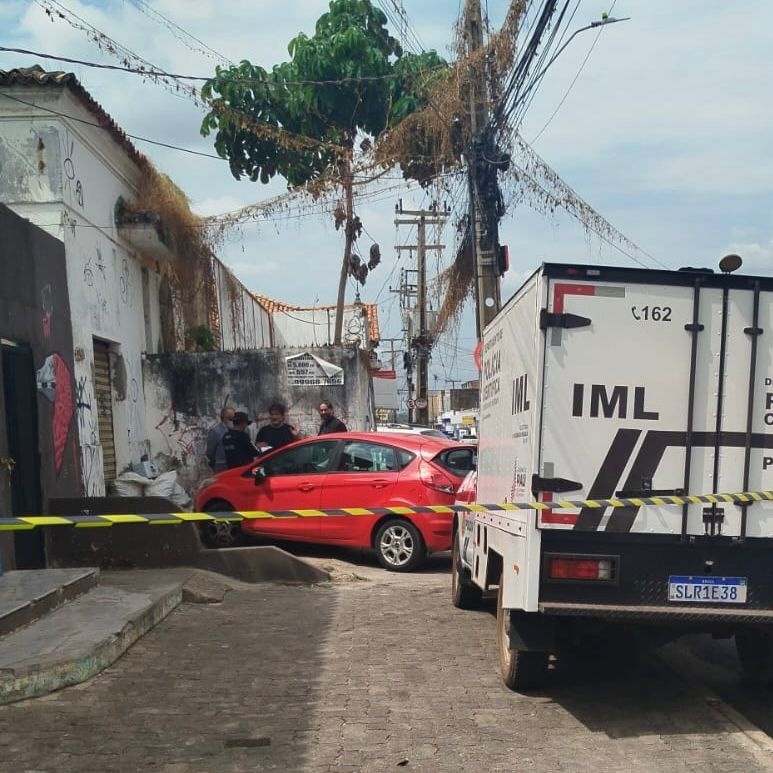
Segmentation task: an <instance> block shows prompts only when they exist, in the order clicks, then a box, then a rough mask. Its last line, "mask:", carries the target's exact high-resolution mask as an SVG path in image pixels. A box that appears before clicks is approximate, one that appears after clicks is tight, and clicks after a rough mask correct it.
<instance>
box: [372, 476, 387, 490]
mask: <svg viewBox="0 0 773 773" xmlns="http://www.w3.org/2000/svg"><path fill="white" fill-rule="evenodd" d="M371 485H372V486H373V488H384V487H385V486H388V485H389V481H388V480H384V479H383V478H382V479H378V480H374V481H372V482H371Z"/></svg>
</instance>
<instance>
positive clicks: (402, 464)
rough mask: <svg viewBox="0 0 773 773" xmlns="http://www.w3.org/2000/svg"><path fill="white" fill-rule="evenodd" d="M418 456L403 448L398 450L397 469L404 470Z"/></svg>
mask: <svg viewBox="0 0 773 773" xmlns="http://www.w3.org/2000/svg"><path fill="white" fill-rule="evenodd" d="M415 458H416V454H412V453H411V452H410V451H406V450H404V449H402V448H398V449H397V469H398V470H404V469H405V468H406V467H407V466H408V465H409V464H410V463H411V462H412V461H413V460H414V459H415Z"/></svg>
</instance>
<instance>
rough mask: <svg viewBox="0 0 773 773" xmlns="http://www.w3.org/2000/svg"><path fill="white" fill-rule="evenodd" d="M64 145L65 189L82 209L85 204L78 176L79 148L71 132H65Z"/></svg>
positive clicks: (81, 184)
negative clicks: (77, 151) (77, 152)
mask: <svg viewBox="0 0 773 773" xmlns="http://www.w3.org/2000/svg"><path fill="white" fill-rule="evenodd" d="M63 143H64V149H63V151H64V152H63V153H62V157H63V158H64V161H63V162H62V167H63V169H64V189H65V191H66V192H67V193H69V194H70V196H71V197H72V198H73V199H74V200H75V201H76V202H77V203H78V206H79V207H81V208H82V207H83V202H84V190H83V183H82V182H81V180H80V177H79V176H78V168H77V154H76V150H77V146H76V144H75V140H74V139H73V137H72V136H71V135H70V132H68V131H67V132H65V134H64V138H63Z"/></svg>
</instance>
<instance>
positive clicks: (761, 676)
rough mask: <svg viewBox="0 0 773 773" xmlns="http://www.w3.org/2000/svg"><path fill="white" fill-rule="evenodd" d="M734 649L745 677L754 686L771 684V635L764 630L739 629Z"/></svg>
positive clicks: (772, 643)
mask: <svg viewBox="0 0 773 773" xmlns="http://www.w3.org/2000/svg"><path fill="white" fill-rule="evenodd" d="M735 649H736V652H738V659H739V660H740V661H741V667H742V668H743V672H744V674H745V675H746V677H747V678H748V679H749V680H750V681H752V682H754V684H758V685H762V686H765V687H767V686H769V685H770V684H773V635H771V631H769V630H766V629H764V628H752V627H749V628H741V629H739V630H738V631H736V634H735Z"/></svg>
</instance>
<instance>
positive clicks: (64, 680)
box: [0, 586, 183, 705]
mask: <svg viewBox="0 0 773 773" xmlns="http://www.w3.org/2000/svg"><path fill="white" fill-rule="evenodd" d="M182 593H183V592H182V586H180V587H177V588H175V589H174V590H172V591H169V592H168V593H166V594H165V595H163V596H162V597H161V598H159V599H158V600H157V601H155V602H153V603H152V604H150V605H149V606H148V607H146V608H145V609H143V610H142V611H140V612H139V613H137V614H136V615H134V617H133V618H131V619H130V620H129V621H128V622H127V623H126V624H125V625H124V627H123V628H122V629H121V631H120V633H118V634H116V635H113V636H110V637H108V638H106V639H103V640H102V641H100V642H98V643H97V644H96V645H95V646H94V648H93V650H92V652H91V653H89V654H88V655H83V656H81V657H77V658H73V659H72V660H67V661H63V662H60V663H56V664H54V665H51V666H49V667H47V668H44V669H41V670H34V671H30V672H27V673H22V674H18V675H17V674H15V673H9V672H8V671H7V670H6V671H5V672H4V673H0V705H1V704H6V703H14V702H16V701H21V700H26V699H28V698H38V697H40V696H41V695H46V694H48V693H51V692H54V691H55V690H60V689H62V688H63V687H70V686H72V685H75V684H80V683H81V682H85V681H86V680H88V679H91V678H92V677H94V676H96V675H97V674H99V673H101V672H102V671H104V670H105V669H106V668H107V667H108V666H110V665H112V664H113V663H114V662H115V661H116V660H118V658H119V657H121V655H123V654H124V652H126V650H128V649H129V647H131V646H132V644H134V643H135V642H136V641H137V640H138V639H140V638H141V637H142V636H144V635H145V634H146V633H147V632H148V631H150V629H151V628H153V627H154V626H155V625H157V624H158V623H160V622H161V621H162V620H163V619H164V618H165V617H166V616H167V615H168V614H169V613H170V612H172V611H173V610H174V609H175V608H176V607H177V606H179V605H180V603H181V602H182Z"/></svg>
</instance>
